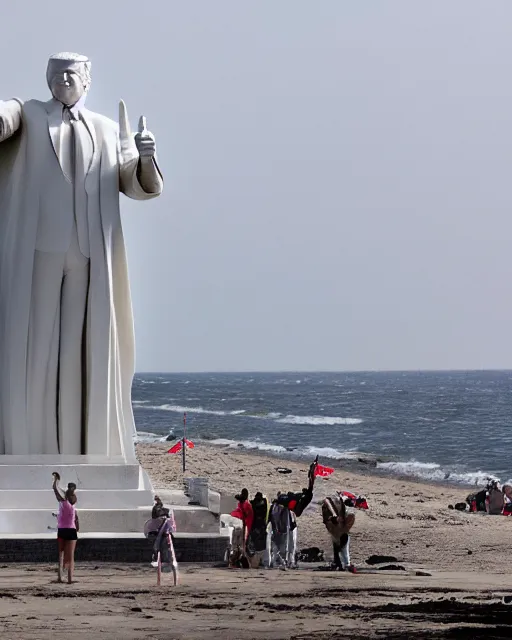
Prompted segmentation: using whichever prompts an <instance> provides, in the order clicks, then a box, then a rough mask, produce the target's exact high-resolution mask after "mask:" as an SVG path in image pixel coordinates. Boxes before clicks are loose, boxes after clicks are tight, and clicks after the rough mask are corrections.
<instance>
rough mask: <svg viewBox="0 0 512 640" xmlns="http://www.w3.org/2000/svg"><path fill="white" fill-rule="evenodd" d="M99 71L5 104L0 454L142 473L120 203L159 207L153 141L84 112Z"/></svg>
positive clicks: (57, 78)
mask: <svg viewBox="0 0 512 640" xmlns="http://www.w3.org/2000/svg"><path fill="white" fill-rule="evenodd" d="M90 69H91V64H90V62H89V60H88V58H86V57H85V56H81V55H78V54H72V53H60V54H57V55H54V56H52V57H51V58H50V60H49V63H48V70H47V81H48V86H49V88H50V90H51V93H52V95H53V97H52V99H51V100H49V101H48V102H41V101H39V100H29V101H28V102H22V101H21V100H18V99H12V100H6V101H0V454H7V455H10V454H14V455H24V456H26V455H29V454H63V455H67V454H72V455H77V454H87V455H102V456H109V457H111V456H122V457H123V458H124V460H125V461H134V460H135V457H134V447H133V434H134V421H133V413H132V406H131V384H132V379H133V374H134V336H133V317H132V307H131V299H130V287H129V282H128V271H127V264H126V255H125V246H124V241H123V233H122V229H121V219H120V213H119V192H122V193H124V194H125V195H127V196H128V197H130V198H134V199H136V200H147V199H149V198H154V197H156V196H158V195H159V194H160V193H161V192H162V188H163V180H162V176H161V173H160V170H159V168H158V164H157V161H156V156H155V139H154V137H153V135H152V134H151V133H149V132H148V131H147V130H146V126H145V118H141V119H140V121H139V131H138V133H137V134H136V135H135V136H133V135H132V134H131V133H130V127H129V123H128V117H127V113H126V107H125V105H124V103H123V102H122V101H121V103H120V105H119V124H117V123H115V122H113V121H111V120H109V119H108V118H106V117H104V116H102V115H99V114H97V113H93V112H91V111H89V110H87V109H86V108H85V106H84V103H85V98H86V96H87V92H88V90H89V87H90V82H91V76H90Z"/></svg>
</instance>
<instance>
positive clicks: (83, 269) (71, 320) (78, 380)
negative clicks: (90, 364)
mask: <svg viewBox="0 0 512 640" xmlns="http://www.w3.org/2000/svg"><path fill="white" fill-rule="evenodd" d="M88 290H89V260H88V258H85V257H84V256H83V255H82V254H81V253H80V249H79V248H78V241H77V237H76V230H75V233H74V234H73V239H72V242H71V246H70V248H69V251H68V253H67V254H66V259H65V262H64V279H63V282H62V295H61V314H60V350H59V414H58V418H59V419H58V424H59V450H60V453H62V454H80V453H83V452H82V427H83V425H84V422H85V420H84V417H85V416H84V404H85V403H84V401H85V390H86V374H85V367H84V357H83V354H84V339H85V317H86V309H87V293H88Z"/></svg>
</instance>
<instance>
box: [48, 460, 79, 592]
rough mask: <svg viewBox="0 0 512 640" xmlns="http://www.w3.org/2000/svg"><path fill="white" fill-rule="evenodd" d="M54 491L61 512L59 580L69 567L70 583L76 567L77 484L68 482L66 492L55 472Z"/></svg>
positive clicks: (58, 529) (58, 531)
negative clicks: (60, 487) (61, 487)
mask: <svg viewBox="0 0 512 640" xmlns="http://www.w3.org/2000/svg"><path fill="white" fill-rule="evenodd" d="M52 476H53V491H54V493H55V497H56V498H57V500H58V502H59V514H58V516H57V543H58V547H59V574H58V581H59V582H62V572H63V571H64V569H65V568H66V567H67V570H68V584H71V583H72V582H73V572H74V569H75V547H76V541H77V539H78V535H77V533H78V530H79V524H78V516H77V514H76V509H75V504H76V502H77V498H76V495H75V490H76V485H75V484H74V483H72V482H70V483H69V484H68V488H67V489H66V492H65V493H62V491H61V489H59V486H58V483H59V480H60V476H59V474H58V473H56V472H54V473H53V474H52Z"/></svg>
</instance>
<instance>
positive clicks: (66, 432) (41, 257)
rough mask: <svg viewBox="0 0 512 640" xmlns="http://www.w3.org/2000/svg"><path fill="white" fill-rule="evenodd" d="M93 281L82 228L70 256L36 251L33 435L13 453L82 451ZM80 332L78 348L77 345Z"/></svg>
mask: <svg viewBox="0 0 512 640" xmlns="http://www.w3.org/2000/svg"><path fill="white" fill-rule="evenodd" d="M88 283H89V261H88V259H86V258H84V257H83V256H82V255H81V254H80V252H79V251H78V252H77V243H76V232H75V235H74V241H73V243H72V245H71V247H70V251H69V252H68V253H67V254H66V253H51V252H45V251H36V252H35V255H34V269H33V276H32V299H31V310H30V327H29V339H28V362H27V400H26V401H27V419H28V424H29V439H28V443H27V450H26V451H15V452H13V453H20V454H25V453H32V454H44V453H46V454H51V453H70V454H73V453H74V454H79V453H81V430H82V357H81V356H82V353H81V344H82V334H83V328H84V317H85V308H86V304H87V290H88ZM62 323H64V326H65V329H64V331H65V332H66V333H65V335H64V336H63V335H62V333H63V332H62V330H61V329H62V327H61V325H62ZM77 335H78V337H77V338H75V340H76V343H77V344H78V345H80V346H79V348H78V349H77V348H74V346H76V345H73V339H74V337H75V336H77ZM59 354H60V356H61V357H60V358H59ZM59 368H60V371H59ZM59 381H60V385H61V393H60V394H59V391H58V387H59V384H58V383H59ZM62 384H64V390H63V389H62ZM57 411H58V412H59V422H60V425H59V426H60V427H61V430H60V433H59V435H60V437H61V442H60V445H61V446H60V448H59V443H58V440H57V433H58V431H57ZM63 446H64V447H65V450H63Z"/></svg>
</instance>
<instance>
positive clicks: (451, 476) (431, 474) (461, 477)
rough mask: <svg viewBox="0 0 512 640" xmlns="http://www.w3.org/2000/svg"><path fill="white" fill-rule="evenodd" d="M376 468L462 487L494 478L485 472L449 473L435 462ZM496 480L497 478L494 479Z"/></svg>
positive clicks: (413, 462)
mask: <svg viewBox="0 0 512 640" xmlns="http://www.w3.org/2000/svg"><path fill="white" fill-rule="evenodd" d="M377 468H378V469H382V470H385V471H390V472H392V473H396V474H399V475H404V476H412V477H414V478H421V479H423V480H433V481H435V482H440V481H446V482H455V483H457V484H464V485H482V484H485V482H486V481H487V478H496V476H494V475H493V474H492V473H486V472H485V471H466V472H462V471H450V470H449V469H444V468H443V467H441V465H439V464H437V463H435V462H417V461H416V460H410V461H409V462H378V463H377ZM496 479H498V478H496Z"/></svg>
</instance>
